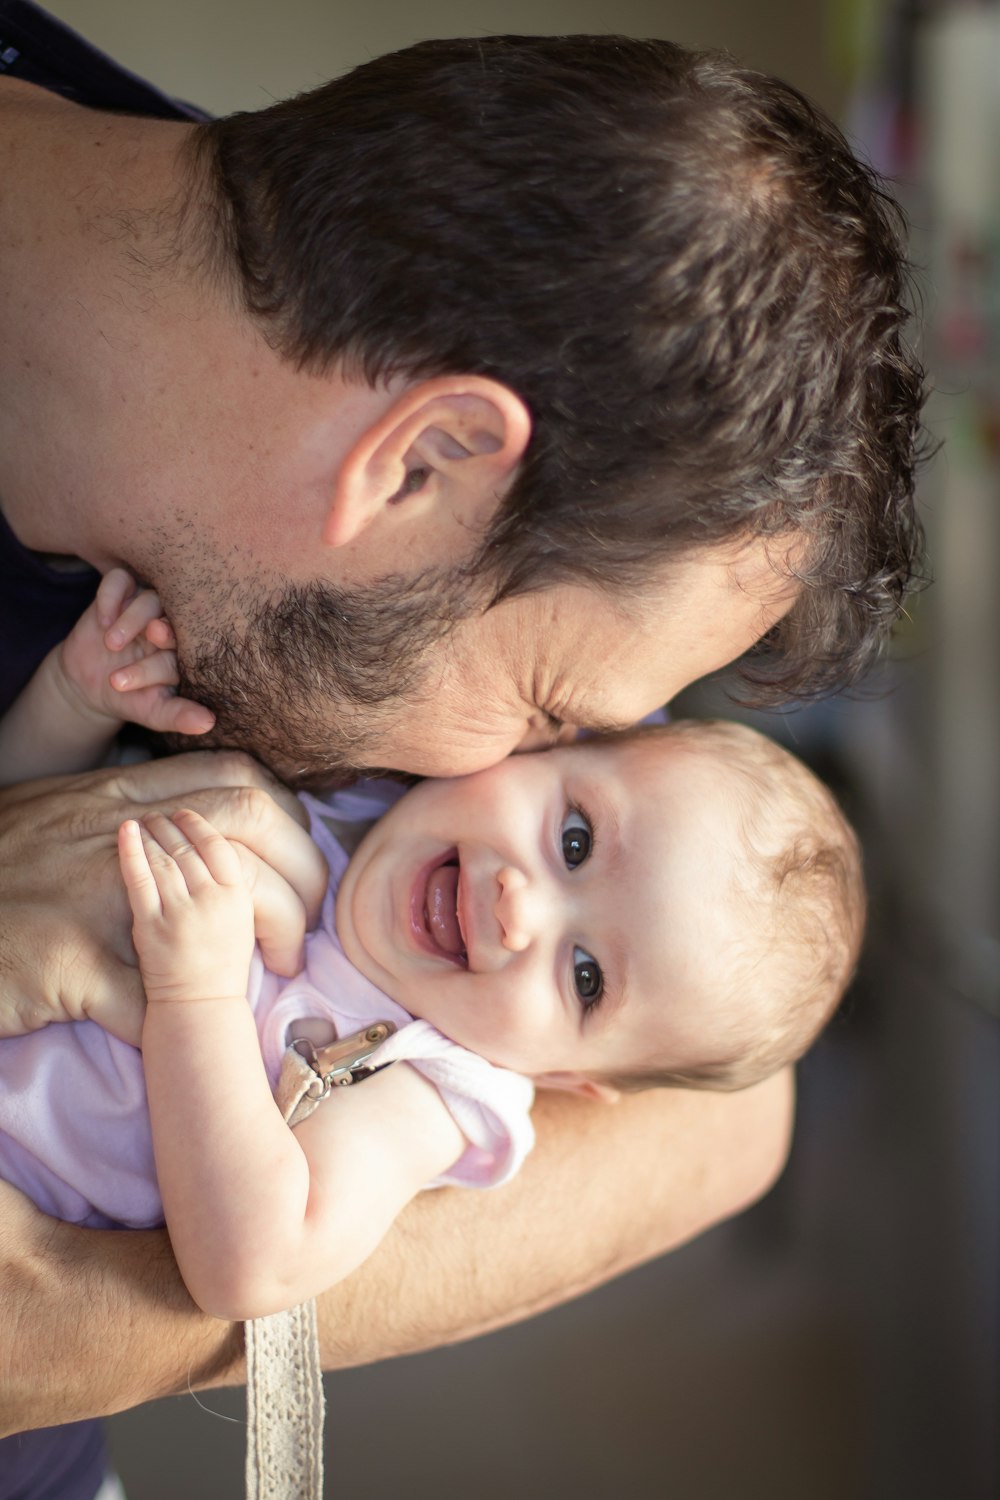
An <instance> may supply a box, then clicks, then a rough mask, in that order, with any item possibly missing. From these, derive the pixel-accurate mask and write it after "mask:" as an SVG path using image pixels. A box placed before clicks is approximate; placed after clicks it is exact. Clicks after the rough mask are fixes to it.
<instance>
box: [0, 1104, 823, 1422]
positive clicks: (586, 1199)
mask: <svg viewBox="0 0 1000 1500" xmlns="http://www.w3.org/2000/svg"><path fill="white" fill-rule="evenodd" d="M792 1097H793V1094H792V1080H791V1076H790V1075H788V1074H785V1075H781V1076H780V1077H778V1078H774V1079H771V1080H770V1081H769V1082H767V1083H765V1084H761V1085H759V1086H758V1087H757V1088H755V1089H752V1090H748V1091H746V1092H745V1093H742V1094H708V1093H694V1092H690V1093H689V1092H683V1091H679V1090H678V1091H674V1092H667V1091H658V1092H651V1093H646V1094H636V1095H631V1096H627V1097H626V1098H624V1099H622V1100H621V1102H620V1103H618V1104H616V1105H603V1104H596V1103H592V1102H590V1101H587V1100H583V1099H578V1098H576V1097H573V1096H570V1095H567V1094H555V1093H551V1094H542V1095H541V1096H540V1097H539V1100H538V1103H537V1105H536V1111H535V1120H536V1126H537V1130H538V1146H537V1148H536V1150H535V1151H534V1152H533V1153H532V1155H531V1157H529V1159H528V1162H527V1163H526V1165H525V1168H524V1170H523V1172H522V1173H521V1174H520V1176H519V1177H518V1178H517V1179H515V1181H514V1182H512V1183H510V1184H509V1185H508V1186H507V1187H505V1188H501V1189H498V1190H497V1191H495V1192H489V1193H473V1192H469V1191H462V1190H459V1189H445V1190H442V1191H440V1192H433V1193H424V1194H423V1195H422V1196H421V1197H420V1198H419V1199H417V1200H416V1201H414V1202H413V1203H412V1204H411V1205H410V1206H409V1207H408V1208H407V1209H406V1211H405V1212H404V1213H403V1214H402V1215H401V1216H400V1218H399V1219H398V1220H397V1221H396V1224H395V1225H394V1227H393V1229H392V1230H391V1231H390V1233H389V1234H388V1235H387V1236H386V1238H385V1239H384V1240H383V1242H382V1244H381V1245H380V1246H379V1248H378V1249H377V1250H376V1251H375V1253H374V1254H373V1255H372V1256H371V1257H370V1259H369V1260H367V1261H366V1262H365V1263H364V1265H363V1266H361V1267H360V1268H359V1270H358V1271H356V1272H355V1273H354V1274H353V1275H352V1276H350V1277H349V1278H348V1279H347V1281H345V1282H343V1283H341V1285H340V1286H338V1287H335V1288H333V1289H332V1290H331V1291H329V1292H327V1293H325V1294H324V1296H323V1297H322V1298H321V1299H320V1328H321V1339H322V1346H323V1363H324V1366H325V1367H326V1368H328V1369H335V1368H338V1367H343V1366H348V1365H356V1364H364V1363H366V1362H370V1361H373V1360H377V1359H384V1358H388V1357H390V1356H392V1355H397V1354H409V1353H416V1352H417V1351H419V1350H422V1349H427V1348H432V1347H434V1346H436V1345H439V1344H446V1343H452V1342H455V1341H457V1340H459V1339H463V1338H469V1337H472V1336H473V1335H475V1334H479V1333H484V1332H487V1331H488V1330H491V1329H494V1328H499V1327H502V1326H504V1325H505V1324H507V1323H511V1322H515V1321H517V1320H518V1319H520V1318H524V1317H528V1316H530V1315H531V1314H533V1313H536V1312H541V1311H543V1310H544V1309H545V1308H548V1307H552V1306H554V1305H555V1304H557V1303H559V1302H563V1301H566V1300H567V1299H568V1298H570V1297H574V1296H576V1295H578V1294H579V1293H581V1292H584V1291H587V1290H589V1289H590V1288H592V1287H594V1286H597V1285H598V1284H599V1283H601V1282H602V1281H606V1280H607V1279H608V1278H610V1277H611V1276H614V1275H617V1274H618V1273H620V1272H622V1271H625V1270H628V1269H629V1268H630V1267H632V1266H635V1265H638V1264H640V1262H642V1261H644V1260H648V1259H650V1258H651V1257H653V1256H656V1255H660V1254H662V1253H664V1252H665V1251H667V1250H671V1249H673V1248H675V1247H676V1246H677V1245H680V1244H681V1243H683V1242H684V1241H685V1240H688V1239H690V1238H691V1237H692V1236H693V1235H696V1234H699V1233H700V1232H701V1231H702V1230H704V1229H707V1228H708V1227H709V1226H710V1225H711V1224H714V1223H716V1222H717V1221H718V1220H720V1219H723V1218H726V1217H727V1216H728V1215H730V1214H733V1213H736V1212H738V1211H739V1210H740V1209H742V1208H744V1207H746V1206H747V1205H748V1204H750V1203H751V1202H753V1201H754V1199H756V1198H758V1197H759V1196H760V1195H761V1194H762V1193H764V1192H766V1191H767V1189H768V1188H769V1187H770V1186H771V1184H772V1183H773V1181H774V1179H775V1177H776V1176H777V1174H778V1172H779V1171H780V1170H781V1167H782V1165H783V1163H784V1160H785V1156H786V1153H787V1150H788V1145H789V1140H790V1135H791V1122H792ZM0 1320H2V1322H0V1326H2V1327H3V1328H4V1331H5V1337H4V1339H3V1340H2V1341H0V1349H2V1353H0V1358H2V1359H3V1360H4V1362H5V1367H3V1368H0V1393H2V1394H0V1403H2V1423H0V1431H2V1432H3V1433H7V1432H16V1431H18V1430H21V1429H24V1428H26V1427H38V1426H45V1425H48V1424H54V1423H57V1422H65V1421H72V1420H75V1419H77V1418H81V1417H85V1416H101V1415H108V1414H110V1413H111V1412H115V1411H122V1410H125V1409H127V1408H128V1407H130V1406H134V1405H136V1404H138V1403H139V1402H142V1401H148V1400H151V1399H153V1398H155V1397H157V1396H163V1395H167V1394H171V1393H175V1392H181V1391H184V1390H187V1389H188V1388H189V1387H194V1388H197V1387H207V1386H212V1385H229V1384H237V1383H239V1382H240V1381H241V1380H242V1378H243V1365H242V1335H241V1331H240V1328H239V1326H238V1325H237V1326H232V1325H230V1324H227V1323H220V1322H218V1321H215V1320H213V1319H211V1318H208V1317H206V1316H205V1315H204V1314H202V1313H199V1312H198V1311H197V1310H196V1309H195V1307H194V1305H193V1303H192V1302H191V1300H190V1298H189V1297H188V1296H187V1293H186V1292H185V1291H184V1288H183V1284H182V1283H181V1281H180V1277H179V1275H178V1273H177V1269H176V1266H175V1265H174V1262H173V1259H172V1257H171V1255H170V1251H169V1247H168V1244H167V1241H166V1236H165V1235H164V1234H162V1233H159V1232H156V1231H149V1232H146V1231H128V1232H124V1231H123V1232H120V1233H115V1232H110V1231H99V1230H86V1229H77V1228H73V1227H72V1226H69V1225H65V1224H56V1223H54V1221H53V1220H51V1219H47V1218H45V1217H44V1216H43V1215H41V1214H38V1213H37V1211H36V1210H34V1209H32V1208H31V1206H30V1205H28V1204H26V1203H25V1200H24V1199H22V1198H21V1197H20V1195H18V1194H15V1193H14V1192H13V1190H12V1189H9V1188H6V1187H2V1196H0ZM95 1351H100V1353H99V1354H97V1353H96V1352H95Z"/></svg>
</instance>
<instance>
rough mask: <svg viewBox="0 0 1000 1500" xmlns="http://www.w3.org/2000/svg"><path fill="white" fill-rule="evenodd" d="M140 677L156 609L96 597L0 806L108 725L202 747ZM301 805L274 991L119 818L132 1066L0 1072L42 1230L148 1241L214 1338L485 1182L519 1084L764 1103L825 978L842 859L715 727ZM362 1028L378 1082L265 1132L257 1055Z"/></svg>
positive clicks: (775, 763)
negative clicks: (316, 918) (134, 1233)
mask: <svg viewBox="0 0 1000 1500" xmlns="http://www.w3.org/2000/svg"><path fill="white" fill-rule="evenodd" d="M109 601H110V607H109ZM172 646H173V642H172V635H171V632H170V629H169V626H168V625H167V623H166V621H164V620H162V619H161V617H160V609H159V602H158V600H157V599H156V596H155V595H153V594H151V593H150V592H149V591H147V590H137V589H136V588H135V585H134V584H133V583H132V581H131V580H130V579H129V578H128V577H127V575H121V574H120V573H118V574H115V575H109V577H108V579H106V580H105V581H104V582H103V583H102V586H101V592H100V593H99V595H98V599H97V601H96V602H95V605H94V606H92V607H91V609H90V610H88V611H87V613H86V615H85V616H84V617H83V619H82V620H81V621H80V623H79V624H78V625H77V627H76V628H75V630H74V631H73V632H72V634H71V636H70V637H69V638H68V639H67V641H66V642H65V643H64V644H63V646H62V647H61V648H57V650H56V651H55V652H53V654H52V655H51V656H50V657H49V658H47V660H46V662H45V663H44V664H43V666H42V667H41V668H40V670H39V672H38V674H37V675H36V677H35V678H34V679H33V680H32V682H31V683H30V684H29V686H28V688H27V689H26V690H25V695H24V696H23V698H22V699H21V700H19V701H18V703H16V704H15V705H14V707H13V708H12V710H11V713H10V715H9V716H8V718H7V719H6V720H5V721H4V722H3V724H0V774H4V773H6V774H7V776H8V778H11V777H16V776H17V775H21V774H24V772H23V770H22V769H19V768H20V767H23V766H25V765H27V764H28V761H27V759H25V750H24V747H27V746H29V745H30V746H33V752H32V753H31V756H30V768H31V772H32V774H35V775H37V774H39V773H41V772H43V771H44V770H46V769H69V768H70V767H68V766H66V765H65V763H64V762H65V753H66V751H65V747H69V746H72V744H73V742H74V737H76V738H78V739H79V741H80V743H81V744H82V743H84V742H86V744H87V745H88V746H89V749H88V751H87V753H88V754H91V755H94V754H99V753H103V749H104V745H105V742H106V741H110V738H111V736H112V735H113V733H114V731H115V730H116V729H117V728H118V726H119V724H120V722H121V720H122V719H123V717H125V705H128V707H129V708H130V709H131V710H132V711H131V712H130V713H129V715H128V716H129V717H135V718H147V719H148V720H149V721H150V722H156V723H157V726H158V727H162V726H163V724H164V722H166V721H170V722H172V723H174V724H176V723H177V721H178V720H179V719H180V718H181V717H183V718H184V719H185V720H186V724H185V727H186V728H187V729H188V732H191V730H192V729H193V728H194V727H195V726H196V725H197V723H198V722H200V723H201V725H202V727H205V728H207V727H208V723H207V722H206V720H207V719H208V718H210V716H207V715H205V711H204V710H199V709H198V707H197V705H194V704H186V703H184V701H183V700H181V699H178V698H173V697H172V696H171V693H170V688H171V685H172V683H173V682H174V681H175V680H176V678H175V664H174V661H173V656H172ZM122 652H125V653H126V655H127V657H128V658H129V661H128V664H127V665H126V666H125V667H122V665H121V661H122V655H121V654H122ZM123 673H124V676H123V675H122V674H123ZM136 692H139V693H143V694H146V695H147V700H146V702H145V703H139V705H138V707H135V706H134V705H135V693H136ZM130 693H131V695H132V696H131V697H130V696H129V695H130ZM199 714H200V715H203V716H204V717H202V718H201V719H200V720H199V719H198V715H199ZM77 721H79V722H78V723H77ZM74 726H76V727H74ZM51 744H57V745H58V746H60V747H64V748H63V750H61V751H60V754H62V755H63V756H64V760H63V761H62V762H60V764H59V765H57V766H51V767H50V766H49V764H48V754H49V749H48V747H49V746H50V745H51ZM19 756H20V757H21V759H20V760H19V759H18V757H19ZM305 800H306V805H307V807H308V809H309V812H310V816H311V819H312V831H313V836H314V838H315V839H316V840H317V842H318V843H319V845H320V847H321V849H322V850H323V852H324V854H325V855H326V857H327V859H328V861H329V864H330V874H331V880H330V889H329V892H328V895H327V899H326V902H325V905H324V910H323V915H322V920H321V923H320V926H319V927H318V929H317V931H316V932H315V933H313V934H311V935H310V936H309V938H308V939H307V948H306V959H305V966H304V969H303V972H302V973H301V974H300V975H298V976H297V977H296V978H294V979H291V980H287V979H280V978H278V977H277V976H275V975H273V974H270V973H268V972H267V971H266V970H265V969H264V968H263V965H262V963H261V960H260V957H259V954H257V953H256V952H255V950H254V944H253V913H252V906H251V900H250V894H249V892H248V890H247V887H246V884H245V882H244V879H243V875H242V870H241V865H240V861H239V858H238V856H237V853H236V851H235V849H234V848H233V847H232V845H231V844H230V843H229V842H228V841H227V840H226V839H225V838H224V837H223V836H222V835H221V834H219V833H218V832H217V831H216V830H215V829H214V828H212V827H211V825H210V824H208V823H207V822H206V821H205V820H204V819H203V818H201V817H200V816H198V815H197V814H196V813H194V812H190V811H183V810H179V811H178V812H177V813H176V814H175V815H174V817H173V818H166V817H162V816H152V817H150V818H149V819H148V822H147V823H146V825H144V826H143V827H140V826H139V825H138V824H136V823H126V824H125V825H123V827H122V830H121V835H120V859H121V868H122V873H123V876H124V880H125V884H126V887H127V890H128V895H129V900H130V903H131V907H132V912H133V918H134V928H133V935H134V940H135V946H136V950H137V953H138V956H139V962H140V967H141V971H142V976H143V982H144V986H145V990H146V997H147V1002H148V1003H147V1008H146V1014H145V1019H144V1022H143V1025H142V1053H141V1057H140V1054H139V1052H137V1051H136V1050H135V1049H134V1048H132V1047H129V1046H128V1045H127V1044H126V1043H125V1042H123V1041H120V1040H118V1039H116V1038H115V1037H113V1036H111V1035H109V1034H108V1033H107V1032H105V1031H103V1030H102V1029H101V1028H100V1027H99V1026H98V1025H95V1024H93V1022H80V1023H73V1024H68V1025H65V1026H61V1027H51V1028H49V1029H48V1030H47V1031H45V1032H44V1033H34V1034H32V1035H30V1036H26V1037H18V1038H14V1039H12V1040H10V1041H7V1042H4V1043H3V1045H2V1047H0V1174H2V1175H3V1176H6V1177H8V1178H9V1179H10V1180H12V1181H14V1182H15V1183H16V1184H17V1185H18V1186H20V1187H22V1188H24V1189H25V1190H26V1191H27V1192H29V1193H30V1194H31V1195H32V1196H33V1197H34V1198H35V1199H36V1201H37V1202H39V1203H40V1205H41V1206H42V1207H43V1208H46V1209H47V1210H48V1211H49V1212H53V1213H56V1214H59V1215H60V1216H62V1217H68V1218H74V1219H79V1220H82V1221H83V1222H89V1223H97V1224H103V1223H108V1222H110V1221H117V1222H123V1223H127V1224H132V1225H135V1224H139V1223H150V1222H158V1221H159V1220H160V1218H161V1217H165V1218H166V1222H167V1225H168V1228H169V1231H170V1236H171V1240H172V1243H173V1247H174V1251H175V1254H176V1256H177V1260H178V1263H179V1265H180V1268H181V1271H182V1273H183V1275H184V1278H185V1280H186V1282H187V1284H188V1287H189V1289H190V1291H191V1293H192V1295H193V1297H194V1298H195V1300H196V1301H197V1302H198V1303H199V1304H200V1305H201V1306H202V1307H203V1308H204V1309H205V1310H206V1311H208V1312H210V1313H213V1314H215V1315H217V1316H219V1317H225V1318H244V1319H246V1318H254V1317H259V1316H263V1315H265V1314H267V1313H269V1312H272V1311H276V1310H278V1309H281V1308H283V1307H289V1306H292V1305H294V1304H296V1303H298V1302H301V1301H303V1300H305V1299H307V1298H309V1297H311V1296H312V1295H314V1294H315V1293H317V1292H318V1291H320V1290H322V1289H323V1288H325V1287H327V1286H329V1285H332V1284H333V1283H334V1282H335V1281H337V1280H339V1279H341V1278H342V1277H345V1276H347V1275H348V1274H349V1273H350V1272H351V1270H353V1269H354V1268H355V1267H356V1266H357V1265H359V1264H360V1263H361V1262H362V1261H363V1260H364V1259H365V1258H366V1257H367V1256H368V1255H369V1254H370V1253H371V1252H372V1250H373V1249H374V1248H375V1246H376V1245H377V1244H378V1243H379V1241H380V1239H381V1238H382V1236H383V1234H384V1233H385V1231H386V1230H387V1228H388V1227H389V1225H390V1224H391V1223H392V1221H393V1219H394V1218H395V1216H396V1215H397V1214H398V1213H399V1212H400V1210H401V1208H402V1207H403V1206H404V1205H405V1204H406V1203H407V1202H408V1201H409V1199H410V1198H412V1197H413V1196H414V1195H415V1194H416V1193H417V1192H418V1191H419V1190H420V1189H421V1188H423V1187H426V1186H428V1185H436V1184H440V1183H461V1184H465V1185H479V1186H487V1185H492V1184H496V1183H499V1182H503V1181H506V1180H507V1179H508V1178H509V1177H510V1176H511V1174H512V1173H513V1172H514V1171H516V1170H517V1167H518V1165H519V1164H520V1162H521V1161H522V1160H523V1157H524V1155H525V1153H526V1152H527V1150H529V1149H530V1146H531V1143H532V1136H531V1127H530V1119H529V1110H530V1106H531V1102H532V1098H533V1087H534V1086H535V1085H537V1086H541V1087H546V1088H564V1089H573V1090H578V1091H580V1092H582V1093H585V1094H587V1095H590V1096H593V1097H599V1098H602V1099H607V1100H612V1099H613V1098H614V1097H615V1096H616V1091H618V1090H621V1089H636V1088H643V1087H648V1086H651V1085H674V1086H688V1087H697V1088H724V1089H733V1088H741V1087H745V1086H747V1085H749V1084H752V1083H754V1082H756V1081H758V1080H761V1079H764V1078H766V1077H767V1076H768V1075H769V1074H771V1073H772V1072H774V1071H775V1070H776V1069H778V1068H780V1067H781V1066H783V1065H784V1064H786V1063H788V1062H791V1061H793V1060H794V1059H795V1058H797V1057H799V1056H800V1055H801V1054H802V1052H803V1051H804V1050H805V1049H806V1048H807V1047H808V1046H809V1044H810V1043H811V1041H812V1040H813V1039H814V1037H815V1036H816V1034H817V1032H818V1031H819V1029H820V1028H821V1027H822V1025H823V1024H824V1022H825V1021H826V1020H827V1018H828V1017H829V1015H830V1014H831V1012H832V1010H833V1009H834V1007H835V1006H836V1004H837V1003H838V1000H839V998H840V996H841V994H842V993H843V990H844V987H845V984H846V983H847V980H848V978H849V976H850V973H851V971H852V968H853V965H854V962H855V958H856V955H857V950H858V946H859V942H860V935H861V928H862V923H863V908H864V896H863V887H862V880H861V872H860V862H859V855H858V848H857V843H856V840H855V838H854V836H853V834H852V833H851V831H850V829H849V827H848V825H847V824H846V822H845V820H844V818H843V817H842V815H841V813H840V812H839V810H838V809H837V807H836V805H835V803H834V801H833V799H832V797H831V796H830V794H829V793H828V792H827V791H826V789H825V788H824V787H823V786H822V785H821V784H820V783H819V782H818V781H816V779H815V778H814V777H813V776H812V775H811V774H810V773H809V772H808V771H806V769H805V768H804V767H803V766H801V765H800V764H799V763H798V762H797V761H796V760H795V759H794V758H793V757H791V756H790V755H788V754H787V753H786V752H784V751H783V750H781V749H779V748H778V747H777V746H775V745H774V744H772V743H771V742H770V741H768V740H766V739H765V738H764V737H762V736H760V735H758V734H756V733H754V732H753V731H751V730H749V729H746V728H744V727H741V726H738V725H735V724H723V723H702V724H698V723H679V724H674V725H670V726H666V727H660V728H656V729H647V730H637V731H632V732H631V733H627V734H624V735H619V736H614V737H606V738H599V739H594V740H591V741H587V742H583V743H579V744H576V745H570V746H563V747H560V748H556V749H552V750H549V751H545V752H541V753H536V754H531V755H522V756H516V757H513V758H512V759H509V760H507V761H504V762H502V763H501V764H500V765H498V766H495V767H493V768H491V769H490V770H487V771H483V772H480V773H478V774H476V775H472V776H467V777H463V778H459V779H456V780H450V781H425V782H422V783H420V784H419V785H418V786H416V787H415V788H414V789H413V790H411V791H409V792H407V793H406V794H405V795H403V793H402V790H401V789H400V788H398V787H380V786H378V785H377V784H369V785H368V786H367V787H362V788H360V789H357V790H353V791H348V792H344V793H339V794H337V795H336V796H335V797H334V798H332V799H331V800H330V801H329V802H327V803H320V802H317V801H314V800H313V799H308V798H307V799H305ZM379 814H381V816H379ZM373 818H377V821H374V822H373V823H372V826H371V827H370V828H367V829H365V828H364V826H363V821H364V820H369V821H370V820H371V819H373ZM345 829H346V830H347V831H346V832H345ZM353 842H356V843H357V847H356V848H355V849H354V851H353V853H350V854H349V853H348V852H347V850H348V849H349V848H350V846H351V844H352V843H353ZM248 996H249V1000H250V1004H248V1003H247V1000H248ZM98 1019H100V1017H99V1016H98ZM377 1021H384V1022H387V1023H391V1026H393V1027H394V1028H395V1030H394V1031H392V1034H391V1035H389V1037H388V1040H387V1041H385V1042H384V1043H383V1044H382V1045H381V1046H380V1047H378V1049H377V1050H376V1051H375V1052H374V1054H373V1056H372V1058H371V1062H372V1064H373V1065H375V1066H376V1067H377V1068H378V1071H376V1072H373V1073H372V1074H371V1076H369V1077H367V1078H365V1080H364V1081H363V1082H362V1083H360V1084H357V1085H355V1086H353V1087H350V1088H344V1089H337V1090H335V1091H334V1092H333V1095H332V1096H331V1098H329V1099H328V1100H326V1101H325V1102H324V1103H323V1104H321V1105H320V1106H319V1107H318V1108H317V1109H316V1110H315V1111H314V1112H313V1113H312V1114H311V1115H309V1117H308V1118H307V1119H305V1120H304V1121H303V1122H302V1123H301V1124H299V1125H298V1126H297V1128H296V1129H295V1130H294V1131H292V1130H290V1129H289V1128H288V1127H287V1125H286V1124H285V1121H284V1119H283V1117H282V1115H281V1113H280V1112H279V1110H278V1108H277V1107H276V1104H275V1101H274V1096H273V1090H274V1088H275V1086H276V1084H277V1081H278V1075H279V1072H280V1069H281V1066H282V1058H283V1055H284V1053H285V1050H286V1047H287V1046H288V1043H289V1042H290V1041H291V1040H292V1039H294V1038H304V1039H306V1040H307V1041H308V1042H309V1043H312V1044H313V1045H315V1046H317V1047H322V1046H323V1045H325V1044H326V1043H328V1042H329V1041H330V1040H331V1039H332V1038H333V1037H334V1036H335V1035H339V1036H343V1035H345V1034H349V1033H353V1032H355V1031H358V1030H362V1029H364V1028H366V1027H367V1028H370V1027H371V1026H372V1024H373V1023H374V1022H377ZM389 1063H393V1064H394V1066H383V1064H389ZM147 1100H148V1115H147ZM154 1157H155V1165H154ZM161 1196H162V1205H161Z"/></svg>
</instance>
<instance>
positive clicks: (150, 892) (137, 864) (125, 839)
mask: <svg viewBox="0 0 1000 1500" xmlns="http://www.w3.org/2000/svg"><path fill="white" fill-rule="evenodd" d="M118 863H119V865H120V866H121V872H122V879H123V880H124V882H125V890H126V892H127V894H128V900H129V905H130V906H131V908H132V915H133V917H135V918H136V920H137V921H138V920H140V919H142V918H143V917H158V916H159V915H160V912H161V910H162V907H161V903H160V893H159V891H158V889H157V886H156V881H155V879H154V878H153V872H152V870H151V869H150V868H149V860H148V859H147V857H146V850H145V846H144V844H143V840H142V829H141V828H140V827H139V825H138V823H136V822H134V821H133V820H132V819H129V821H128V822H127V823H123V824H122V825H121V827H120V828H119V829H118Z"/></svg>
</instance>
